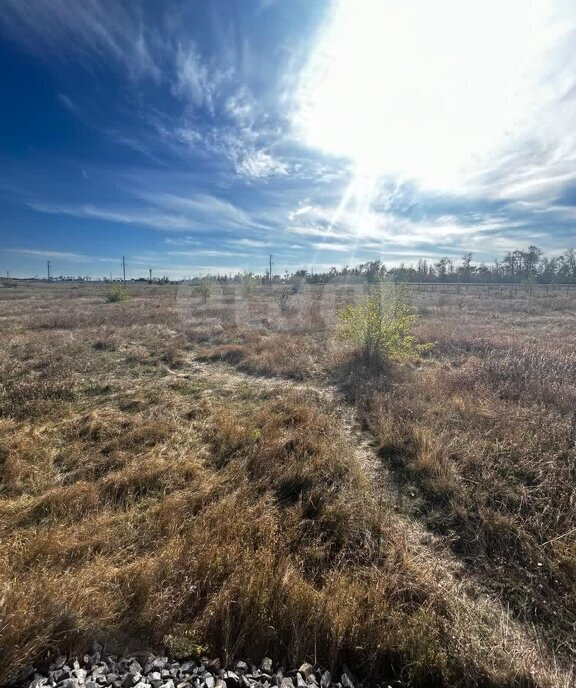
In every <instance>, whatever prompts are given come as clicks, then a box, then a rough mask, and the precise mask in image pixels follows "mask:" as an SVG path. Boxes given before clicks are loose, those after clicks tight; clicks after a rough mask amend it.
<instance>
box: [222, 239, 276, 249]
mask: <svg viewBox="0 0 576 688" xmlns="http://www.w3.org/2000/svg"><path fill="white" fill-rule="evenodd" d="M227 243H228V244H232V245H233V246H245V247H246V248H266V247H267V246H270V243H269V242H267V241H258V240H256V239H237V240H236V239H235V240H233V241H228V242H227Z"/></svg>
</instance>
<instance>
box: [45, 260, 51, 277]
mask: <svg viewBox="0 0 576 688" xmlns="http://www.w3.org/2000/svg"><path fill="white" fill-rule="evenodd" d="M46 265H47V266H48V281H50V261H49V260H47V261H46Z"/></svg>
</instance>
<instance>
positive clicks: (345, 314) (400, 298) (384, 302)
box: [338, 285, 432, 361]
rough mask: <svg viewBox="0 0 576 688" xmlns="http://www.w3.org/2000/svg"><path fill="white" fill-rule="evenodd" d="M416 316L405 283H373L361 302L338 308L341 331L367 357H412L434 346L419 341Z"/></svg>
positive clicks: (342, 336) (375, 358)
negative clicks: (380, 284) (416, 334)
mask: <svg viewBox="0 0 576 688" xmlns="http://www.w3.org/2000/svg"><path fill="white" fill-rule="evenodd" d="M416 318H417V316H416V314H415V312H414V309H413V308H412V306H411V305H410V303H409V302H408V294H407V290H406V287H402V286H397V285H390V286H387V285H384V286H373V287H371V288H370V290H369V292H368V295H367V296H365V297H364V298H363V299H362V301H361V302H360V303H358V304H349V305H347V306H345V307H344V308H342V309H341V310H339V311H338V334H339V336H340V337H341V338H342V339H345V340H347V341H351V342H354V343H355V344H357V345H358V347H359V350H360V353H361V354H362V355H363V357H364V358H365V359H366V360H367V361H374V360H377V359H379V358H392V359H396V360H406V359H411V358H414V357H415V356H418V355H419V354H421V353H423V352H424V351H427V350H428V349H430V348H431V346H432V344H417V343H416V341H415V339H414V336H413V335H412V329H413V327H414V324H415V322H416Z"/></svg>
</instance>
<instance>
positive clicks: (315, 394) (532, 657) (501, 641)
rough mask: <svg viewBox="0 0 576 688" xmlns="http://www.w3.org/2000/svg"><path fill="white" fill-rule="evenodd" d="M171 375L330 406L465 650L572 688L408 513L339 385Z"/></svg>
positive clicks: (212, 367) (444, 544)
mask: <svg viewBox="0 0 576 688" xmlns="http://www.w3.org/2000/svg"><path fill="white" fill-rule="evenodd" d="M167 370H168V372H169V374H171V375H173V376H177V377H180V378H185V379H190V380H194V381H205V382H206V389H207V393H208V394H221V393H227V394H233V393H234V391H235V390H238V388H239V387H242V386H246V385H250V386H253V387H255V388H257V389H260V390H262V389H264V390H271V391H280V392H286V391H287V390H290V391H292V392H296V393H299V394H303V395H306V396H309V397H310V401H311V403H316V404H326V403H327V404H329V407H330V411H331V412H332V413H334V414H335V415H336V416H337V417H338V418H339V419H341V427H342V429H343V430H344V432H345V434H346V435H347V436H348V439H349V443H350V448H351V451H352V452H353V457H354V459H355V460H356V461H358V462H359V463H360V464H361V466H362V467H363V469H364V471H365V473H366V474H367V475H368V476H370V478H371V481H370V482H371V484H372V485H373V488H374V489H373V500H374V502H375V503H376V504H378V508H379V509H380V510H381V514H382V519H383V521H384V522H385V525H386V528H387V529H388V530H389V532H392V533H393V536H394V539H395V541H396V542H400V543H403V548H404V552H405V556H406V558H407V560H408V561H409V562H410V564H411V565H413V566H415V567H418V570H419V571H420V572H421V573H422V572H423V573H424V575H425V576H426V577H427V578H429V580H430V581H431V582H433V584H434V585H435V586H436V587H437V589H438V590H439V592H441V593H442V594H443V595H444V596H446V595H448V596H449V597H450V599H451V600H452V602H453V604H454V608H455V609H456V610H457V615H458V619H455V627H456V626H458V627H460V628H467V629H468V628H469V629H470V635H469V637H467V639H466V642H467V645H468V647H470V649H472V647H474V646H475V651H476V652H480V653H484V654H485V656H487V657H494V664H495V665H496V664H498V663H499V662H500V663H501V662H502V657H503V656H505V657H508V658H509V660H510V662H511V664H512V663H513V664H514V666H515V667H516V668H518V667H523V668H525V669H526V670H527V672H534V673H535V674H539V673H542V674H543V675H548V676H550V674H551V672H552V673H554V674H555V679H554V682H553V685H555V686H558V687H559V688H568V687H569V686H572V685H574V682H573V681H574V678H575V677H574V674H573V672H572V671H570V669H562V668H559V667H556V664H555V661H554V659H553V658H550V659H549V661H546V659H545V656H546V655H545V653H544V650H543V648H542V646H541V645H540V643H539V641H538V638H537V636H536V634H535V633H534V631H533V629H531V628H530V627H528V626H527V625H524V624H521V623H519V622H517V621H515V620H514V619H513V618H512V617H511V615H510V612H509V610H508V609H507V608H506V607H504V605H503V603H502V601H501V600H499V599H498V598H497V597H496V596H495V595H494V594H491V593H490V592H488V591H487V590H486V589H485V588H484V587H483V586H482V585H481V584H480V582H479V581H478V580H476V578H475V577H474V576H473V574H471V573H470V572H469V570H467V569H466V567H465V566H464V564H463V563H462V562H461V561H460V560H459V559H457V558H456V557H455V556H454V554H453V553H452V552H451V550H450V543H449V541H448V540H447V539H446V538H444V537H442V536H439V535H436V534H434V533H432V532H431V531H430V530H428V528H427V527H426V526H425V525H424V524H423V523H422V522H421V521H419V520H418V519H417V518H416V517H415V516H413V515H412V514H411V513H410V508H406V506H405V503H406V500H407V499H409V497H406V496H405V495H403V493H402V491H401V489H400V488H399V486H398V484H397V482H396V481H395V480H394V477H393V475H392V473H391V471H390V470H389V469H388V468H387V467H386V465H385V464H384V462H383V461H382V459H381V458H380V457H379V456H378V454H377V451H376V448H375V447H376V442H375V440H374V438H373V437H372V436H371V435H370V433H368V432H367V431H365V430H363V429H362V427H361V424H360V422H359V420H358V418H357V415H356V411H355V409H354V408H353V407H352V406H351V405H350V404H349V403H347V402H346V401H345V399H344V397H343V395H342V393H341V392H340V391H339V389H338V388H337V387H336V386H335V385H329V384H322V383H315V382H300V381H296V380H290V379H287V378H279V377H264V376H255V375H251V374H248V373H245V372H242V371H239V370H237V369H236V368H234V367H233V366H231V365H229V364H227V363H221V362H212V361H210V362H208V361H200V360H198V359H197V358H195V357H190V359H189V360H188V364H187V365H186V366H185V367H184V369H183V370H184V371H185V372H176V371H173V370H170V369H169V368H167ZM455 642H457V639H456V638H455ZM498 656H499V658H498V659H496V658H497V657H498Z"/></svg>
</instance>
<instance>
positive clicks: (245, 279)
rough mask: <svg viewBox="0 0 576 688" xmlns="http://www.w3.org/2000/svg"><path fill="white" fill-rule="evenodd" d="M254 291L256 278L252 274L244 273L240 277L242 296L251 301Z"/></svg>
mask: <svg viewBox="0 0 576 688" xmlns="http://www.w3.org/2000/svg"><path fill="white" fill-rule="evenodd" d="M255 291H256V278H255V277H254V275H253V273H251V272H245V273H244V274H243V275H242V296H243V297H244V298H245V299H251V298H252V297H253V296H254V292H255Z"/></svg>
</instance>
